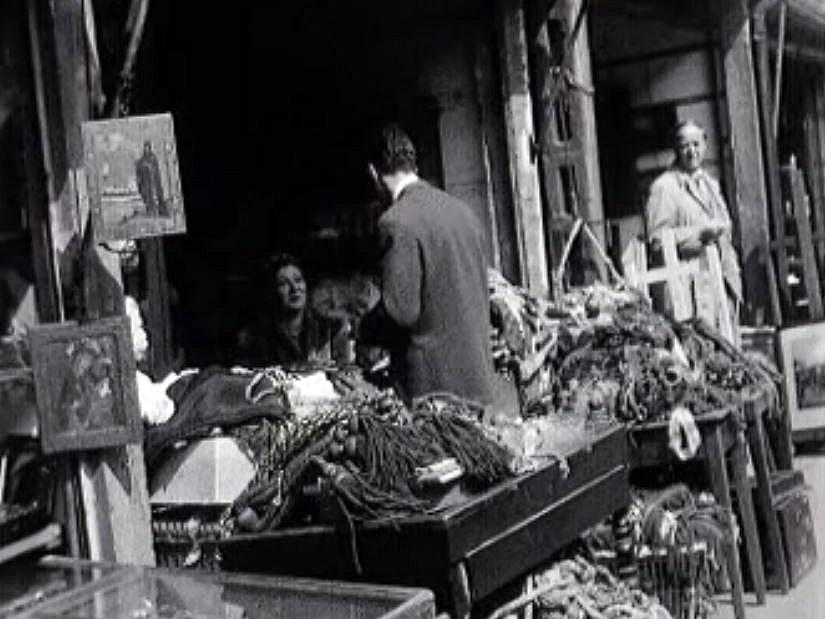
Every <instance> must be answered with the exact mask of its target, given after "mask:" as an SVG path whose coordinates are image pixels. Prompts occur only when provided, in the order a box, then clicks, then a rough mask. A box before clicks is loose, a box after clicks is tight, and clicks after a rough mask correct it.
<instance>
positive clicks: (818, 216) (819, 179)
mask: <svg viewBox="0 0 825 619" xmlns="http://www.w3.org/2000/svg"><path fill="white" fill-rule="evenodd" d="M810 92H811V96H812V99H813V106H812V108H813V109H812V110H811V111H810V112H809V119H810V123H811V124H812V127H811V128H810V131H809V132H808V133H809V134H811V137H810V139H811V146H810V148H811V154H810V162H811V163H810V164H809V167H810V168H812V170H811V172H809V173H810V174H813V175H814V176H812V177H811V185H812V186H813V187H814V190H813V193H814V209H815V216H814V234H813V237H812V240H813V241H814V242H815V243H816V244H817V245H816V249H817V254H818V257H819V267H820V268H821V269H825V70H823V69H822V68H818V69H817V72H816V78H815V82H814V84H813V85H812V87H811V89H810Z"/></svg>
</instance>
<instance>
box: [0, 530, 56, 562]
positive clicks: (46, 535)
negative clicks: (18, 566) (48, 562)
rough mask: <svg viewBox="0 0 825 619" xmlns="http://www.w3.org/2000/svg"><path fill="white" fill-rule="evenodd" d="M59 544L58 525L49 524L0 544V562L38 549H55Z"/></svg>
mask: <svg viewBox="0 0 825 619" xmlns="http://www.w3.org/2000/svg"><path fill="white" fill-rule="evenodd" d="M59 546H60V525H57V524H50V525H48V526H46V527H45V528H44V529H41V530H40V531H38V532H37V533H32V534H31V535H27V536H26V537H24V538H22V539H19V540H17V541H15V542H12V543H11V544H6V545H5V546H0V563H5V562H6V561H11V560H12V559H14V558H15V557H19V556H21V555H23V554H26V553H29V552H32V551H34V550H38V549H44V550H55V549H56V548H58V547H59Z"/></svg>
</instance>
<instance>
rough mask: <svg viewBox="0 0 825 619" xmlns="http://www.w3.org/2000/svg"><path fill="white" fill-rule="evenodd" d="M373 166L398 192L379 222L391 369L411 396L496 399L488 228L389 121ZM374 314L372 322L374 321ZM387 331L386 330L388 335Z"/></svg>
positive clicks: (383, 308) (385, 183)
mask: <svg viewBox="0 0 825 619" xmlns="http://www.w3.org/2000/svg"><path fill="white" fill-rule="evenodd" d="M374 149H375V152H374V153H373V154H372V155H371V164H370V172H371V174H372V176H373V178H374V179H375V180H376V181H378V182H379V184H380V186H381V187H383V188H384V189H385V190H386V191H387V192H388V194H389V195H390V196H391V197H392V204H391V206H390V207H389V208H388V209H387V210H386V211H385V212H384V213H383V214H382V215H381V217H380V218H379V220H378V233H379V239H380V243H381V251H382V254H381V303H380V305H379V307H378V312H379V313H383V314H384V315H385V316H386V317H387V318H388V319H389V321H390V323H391V325H392V329H391V330H392V332H393V335H392V338H391V340H392V341H391V342H388V346H389V348H390V353H391V359H392V368H393V374H394V377H395V379H396V381H397V384H398V387H399V389H400V390H401V392H402V395H403V396H404V397H405V398H407V399H411V398H415V397H417V396H422V395H426V394H428V393H435V392H442V393H443V392H447V393H452V394H454V395H457V396H461V397H464V398H468V399H472V400H475V401H477V402H480V403H483V404H486V403H489V402H490V401H491V400H492V393H491V380H492V373H493V366H492V358H491V355H490V347H489V316H490V306H489V297H488V290H487V262H486V253H485V242H484V238H485V236H484V232H483V230H482V227H481V224H480V222H479V221H478V219H477V218H476V217H475V215H474V214H473V212H472V211H471V210H470V208H469V207H468V206H467V205H466V204H464V203H463V202H461V201H460V200H457V199H456V198H453V197H451V196H449V195H448V194H446V193H444V192H443V191H440V190H439V189H436V188H435V187H433V186H432V185H430V184H429V183H426V182H424V181H422V180H421V179H419V177H418V174H417V165H416V154H415V148H414V146H413V144H412V142H411V140H410V138H409V137H408V136H407V135H406V134H405V133H404V131H403V130H401V129H400V128H399V127H398V126H396V125H390V126H387V127H385V128H384V129H383V130H382V131H381V135H380V139H379V140H378V141H377V143H376V144H375V147H374ZM368 323H369V321H367V324H368ZM385 335H387V334H386V333H385Z"/></svg>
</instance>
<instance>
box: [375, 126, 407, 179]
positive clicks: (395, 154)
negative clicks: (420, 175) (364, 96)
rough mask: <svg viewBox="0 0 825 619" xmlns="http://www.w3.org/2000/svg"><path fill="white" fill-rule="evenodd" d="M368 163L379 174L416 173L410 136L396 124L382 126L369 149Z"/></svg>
mask: <svg viewBox="0 0 825 619" xmlns="http://www.w3.org/2000/svg"><path fill="white" fill-rule="evenodd" d="M369 156H370V163H372V165H374V166H375V168H376V170H378V172H379V173H380V174H393V173H395V172H400V171H404V172H418V165H417V164H416V160H415V146H414V145H413V143H412V140H411V139H410V136H408V135H407V134H406V132H405V131H404V130H403V129H402V128H401V127H400V126H399V125H398V124H396V123H390V124H387V125H384V127H382V128H381V131H380V132H379V133H377V135H376V136H375V138H374V141H373V144H372V145H371V147H370V153H369Z"/></svg>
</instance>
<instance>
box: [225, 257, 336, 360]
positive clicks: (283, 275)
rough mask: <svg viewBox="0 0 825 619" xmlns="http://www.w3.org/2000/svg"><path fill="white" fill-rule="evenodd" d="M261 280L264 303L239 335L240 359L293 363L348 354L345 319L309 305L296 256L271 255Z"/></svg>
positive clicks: (330, 358) (332, 358) (334, 357)
mask: <svg viewBox="0 0 825 619" xmlns="http://www.w3.org/2000/svg"><path fill="white" fill-rule="evenodd" d="M263 281H264V282H265V286H266V287H267V288H266V296H265V301H264V307H263V308H262V309H261V313H260V315H259V317H258V319H257V320H256V321H255V322H253V324H252V325H251V326H250V327H249V328H247V329H244V330H243V331H242V332H241V334H240V336H239V344H240V348H241V361H242V363H243V364H244V365H247V366H250V367H268V366H273V365H280V366H286V367H296V366H307V365H321V364H327V363H331V362H345V361H346V360H347V351H348V330H347V325H348V323H347V320H346V319H345V318H344V317H340V318H339V317H335V316H321V315H320V314H319V313H318V312H316V311H315V310H314V309H312V307H311V306H310V305H309V304H308V298H309V295H308V293H307V282H306V278H305V277H304V273H303V270H302V269H301V266H300V264H299V263H298V261H297V260H296V259H295V258H294V257H292V256H289V255H285V254H284V255H280V256H277V257H275V258H273V259H271V260H269V261H268V262H267V264H266V265H265V268H264V275H263Z"/></svg>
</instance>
